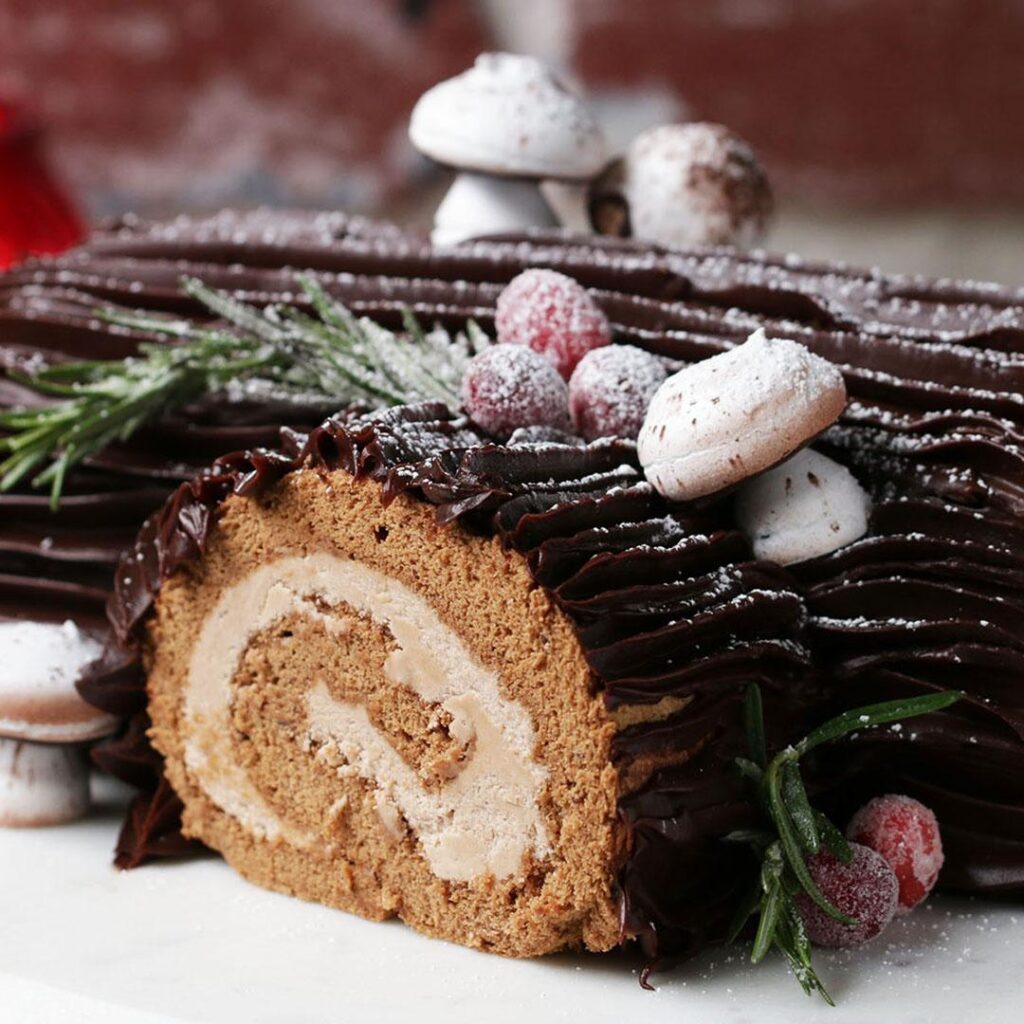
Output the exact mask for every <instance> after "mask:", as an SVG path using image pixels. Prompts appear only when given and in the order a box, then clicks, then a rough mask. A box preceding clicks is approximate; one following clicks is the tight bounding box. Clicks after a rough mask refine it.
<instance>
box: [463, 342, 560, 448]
mask: <svg viewBox="0 0 1024 1024" xmlns="http://www.w3.org/2000/svg"><path fill="white" fill-rule="evenodd" d="M462 402H463V405H464V407H465V409H466V412H467V413H469V415H470V416H471V417H472V418H473V420H474V421H475V422H476V423H478V424H479V425H480V426H481V427H482V428H483V429H484V430H485V431H486V432H487V433H488V434H492V435H494V436H495V437H502V438H504V437H508V435H509V434H511V433H512V432H513V431H514V430H518V429H519V428H521V427H552V428H554V429H556V430H566V429H568V426H569V392H568V388H566V386H565V381H564V380H562V378H561V377H560V376H559V375H558V371H557V370H556V369H555V368H554V367H553V366H552V365H551V363H549V362H548V361H547V360H546V359H544V357H543V356H539V355H537V353H536V352H533V351H532V350H530V349H528V348H523V347H522V346H519V345H495V346H493V347H492V348H489V349H487V350H485V351H484V352H481V353H480V354H479V355H478V356H475V357H474V358H473V360H472V361H471V362H470V364H469V367H468V368H467V370H466V375H465V377H464V378H463V381H462Z"/></svg>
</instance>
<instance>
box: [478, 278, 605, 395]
mask: <svg viewBox="0 0 1024 1024" xmlns="http://www.w3.org/2000/svg"><path fill="white" fill-rule="evenodd" d="M494 323H495V327H496V328H497V332H498V341H501V342H505V343H507V344H510V345H526V346H527V347H528V348H532V349H533V351H534V352H539V353H540V354H541V355H542V356H544V358H545V359H547V360H548V361H549V362H550V363H552V364H553V365H554V366H555V368H556V369H557V370H558V372H559V373H560V374H561V375H562V376H563V377H564V378H565V379H566V380H568V379H569V377H570V376H571V375H572V371H573V370H574V369H576V364H577V363H578V362H579V361H580V360H581V359H582V358H583V357H584V356H585V355H586V354H587V353H588V352H589V351H590V350H591V349H593V348H600V346H602V345H607V344H608V343H609V342H610V341H611V340H612V331H611V327H610V326H609V324H608V318H607V317H606V316H605V315H604V313H603V312H602V311H601V309H600V308H599V307H598V305H597V303H596V302H594V300H593V299H592V298H591V297H590V294H589V292H587V290H586V289H585V288H584V287H583V286H582V285H580V284H579V283H578V282H576V281H574V280H573V279H572V278H571V277H566V276H565V274H559V273H557V272H556V271H554V270H524V271H523V272H522V273H521V274H519V275H518V276H517V277H515V278H513V279H512V280H511V281H510V282H509V283H508V285H507V286H506V287H505V289H504V291H502V293H501V294H500V295H499V296H498V304H497V309H496V311H495V315H494Z"/></svg>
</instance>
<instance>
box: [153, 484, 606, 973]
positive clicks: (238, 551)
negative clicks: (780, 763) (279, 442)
mask: <svg viewBox="0 0 1024 1024" xmlns="http://www.w3.org/2000/svg"><path fill="white" fill-rule="evenodd" d="M381 497H382V495H381V485H380V484H379V483H378V482H377V481H375V480H372V479H365V478H364V479H357V478H355V477H353V476H352V475H350V474H349V473H346V472H344V471H342V470H337V471H334V472H331V473H324V472H318V471H316V470H313V469H310V468H305V469H301V470H299V471H297V472H295V473H291V474H290V475H288V476H286V477H285V478H284V479H282V480H281V481H279V482H278V483H277V484H276V485H275V486H274V487H273V488H271V489H270V490H269V491H267V492H266V493H264V494H263V495H261V496H260V497H258V498H253V497H240V496H238V495H232V496H230V497H229V498H227V500H226V501H225V502H224V503H223V504H222V505H221V506H220V508H219V510H218V518H217V522H216V525H215V526H214V527H213V529H212V530H211V531H210V533H209V536H208V538H207V548H206V552H205V555H204V557H203V558H202V560H201V561H199V562H196V563H193V564H191V565H189V566H187V567H185V568H183V569H182V570H180V571H179V572H177V573H176V574H174V575H173V576H171V578H169V579H168V580H167V581H166V582H164V583H163V585H162V587H161V589H160V593H159V596H158V599H157V602H156V612H155V615H154V616H153V618H152V619H151V620H150V624H149V629H148V642H147V649H148V657H149V661H150V671H149V683H148V688H149V709H150V714H151V716H152V720H153V726H152V730H151V737H152V740H153V743H154V745H155V746H156V747H157V748H158V749H159V751H160V752H161V753H162V754H163V755H164V758H165V760H166V772H167V776H168V778H169V779H170V781H171V783H172V785H173V786H174V788H175V790H176V791H177V793H178V794H179V795H180V796H181V798H182V800H183V801H184V806H185V810H184V818H183V820H184V831H185V832H186V834H187V835H189V836H192V837H195V838H198V839H200V840H202V842H204V843H205V844H206V845H208V846H210V847H212V848H214V849H216V850H218V851H220V852H221V853H222V854H223V855H224V856H225V858H226V859H227V860H228V861H229V862H230V863H231V864H232V865H233V866H234V867H235V868H236V869H237V870H238V871H239V872H240V873H241V874H243V875H244V876H246V877H247V878H249V879H250V880H252V881H254V882H256V883H258V884H260V885H263V886H267V887H269V888H272V889H276V890H279V891H282V892H286V893H290V894H293V895H296V896H300V897H303V898H306V899H310V900H316V901H319V902H322V903H325V904H328V905H330V906H334V907H339V908H342V909H345V910H348V911H352V912H355V913H358V914H361V915H362V916H364V917H367V918H372V919H384V918H388V917H399V918H401V919H402V920H404V921H406V922H407V923H409V924H411V925H413V926H414V927H416V928H418V929H419V930H421V931H423V932H426V933H428V934H430V935H434V936H438V937H442V938H446V939H449V940H452V941H456V942H460V943H464V944H466V945H470V946H475V947H479V948H482V949H488V950H492V951H496V952H500V953H504V954H507V955H512V956H531V955H536V954H541V953H546V952H550V951H553V950H557V949H561V948H565V947H573V946H579V947H585V948H588V949H592V950H604V949H608V948H610V947H612V946H614V945H615V944H616V943H617V941H618V938H619V922H618V904H617V896H616V893H615V874H616V871H617V869H618V867H619V866H620V865H621V863H622V860H623V856H624V850H623V846H624V841H625V840H624V836H623V834H622V826H621V825H620V824H619V820H618V818H617V813H616V807H617V799H618V780H617V774H616V771H615V769H614V768H613V766H612V761H611V754H610V748H611V743H612V739H613V734H614V731H615V727H614V724H613V723H612V721H611V719H610V717H609V715H608V712H607V711H606V710H605V707H604V702H603V701H602V700H601V698H600V697H599V696H598V695H597V694H596V693H595V692H594V687H593V683H592V674H591V670H590V669H589V668H588V666H587V662H586V660H585V658H584V654H583V651H582V649H581V647H580V644H579V642H578V640H577V638H576V635H575V633H574V631H573V628H572V625H571V623H570V622H569V620H568V618H567V617H566V616H565V615H564V613H563V612H562V611H561V610H559V608H558V607H556V605H555V603H554V602H553V601H552V599H551V597H550V596H549V594H548V593H547V592H546V591H545V590H544V589H543V588H541V587H539V586H538V585H537V584H536V583H535V582H534V580H533V578H532V577H531V575H530V573H529V571H528V569H527V566H526V563H525V562H524V560H523V559H522V558H521V557H520V556H518V555H517V554H515V553H514V552H511V551H508V550H506V549H505V548H503V546H502V544H501V543H500V541H499V540H498V539H497V538H494V537H486V536H480V535H476V534H474V533H473V532H471V531H470V530H468V529H464V528H462V527H441V526H439V525H438V524H437V522H436V517H435V514H434V512H435V510H434V509H433V508H432V507H431V506H429V505H427V504H425V503H423V502H420V501H416V500H414V499H412V498H410V497H407V496H404V495H399V496H398V497H397V498H395V500H393V501H392V502H390V503H389V504H388V505H387V506H385V505H383V504H382V501H381Z"/></svg>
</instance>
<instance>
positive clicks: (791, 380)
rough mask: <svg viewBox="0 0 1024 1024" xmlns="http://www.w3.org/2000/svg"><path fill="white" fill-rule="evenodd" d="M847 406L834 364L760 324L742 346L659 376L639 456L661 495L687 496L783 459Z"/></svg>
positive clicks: (719, 487)
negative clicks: (770, 333)
mask: <svg viewBox="0 0 1024 1024" xmlns="http://www.w3.org/2000/svg"><path fill="white" fill-rule="evenodd" d="M845 405H846V388H845V385H844V384H843V378H842V374H841V373H840V372H839V369H838V368H837V367H836V366H835V365H834V364H832V363H830V362H829V361H828V360H826V359H822V358H821V357H820V356H816V355H814V354H813V353H812V352H810V351H809V350H808V349H807V348H805V347H804V346H803V345H800V344H798V343H797V342H795V341H790V340H788V339H784V338H768V337H766V335H765V333H764V330H763V329H759V330H757V331H755V332H754V333H753V334H752V335H751V336H750V337H749V338H748V339H747V341H746V342H744V344H742V345H737V346H736V347H735V348H733V349H730V350H729V351H728V352H723V353H722V354H720V355H717V356H712V357H711V358H710V359H705V360H704V361H703V362H699V363H693V364H692V365H690V366H687V367H684V368H683V369H682V370H680V371H679V372H678V373H676V374H674V375H673V376H671V377H669V379H668V380H667V381H665V383H664V384H662V386H661V387H660V388H659V389H658V391H657V392H656V393H655V395H654V398H653V399H652V400H651V404H650V406H649V408H648V410H647V417H646V419H645V420H644V425H643V427H642V428H641V430H640V435H639V438H638V440H637V455H638V457H639V459H640V464H641V466H643V468H644V472H645V474H646V476H647V479H648V480H649V481H650V482H651V483H652V484H653V485H654V487H655V488H656V489H657V490H658V492H659V493H660V494H662V495H664V496H665V497H666V498H669V499H671V500H673V501H689V500H692V499H694V498H700V497H703V496H704V495H707V494H713V493H715V492H716V491H721V490H725V489H726V488H728V487H732V486H734V485H736V484H738V483H739V482H740V481H742V480H745V479H746V478H747V477H750V476H754V475H755V474H757V473H761V472H763V471H764V470H766V469H768V468H769V467H771V466H774V465H775V464H776V463H778V462H781V461H782V460H783V459H785V458H786V457H787V456H789V455H791V454H792V453H793V452H794V451H796V450H797V449H798V448H800V447H801V446H802V445H804V444H806V443H807V442H808V441H809V440H810V439H811V438H813V437H815V436H816V435H817V434H819V433H821V431H822V430H824V429H825V428H826V427H827V426H828V425H829V424H830V423H833V422H834V421H835V420H836V419H837V418H838V416H839V414H840V413H841V412H842V411H843V408H844V407H845Z"/></svg>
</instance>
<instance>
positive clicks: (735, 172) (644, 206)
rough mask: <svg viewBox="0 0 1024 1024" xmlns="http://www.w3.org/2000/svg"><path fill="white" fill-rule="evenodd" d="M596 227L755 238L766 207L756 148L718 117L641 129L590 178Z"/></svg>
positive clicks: (742, 242) (668, 238) (739, 241)
mask: <svg viewBox="0 0 1024 1024" xmlns="http://www.w3.org/2000/svg"><path fill="white" fill-rule="evenodd" d="M591 210H592V214H593V217H594V226H595V228H596V230H598V231H599V232H602V233H609V234H623V233H626V234H630V235H632V237H634V238H639V239H643V240H644V241H647V242H656V243H659V244H661V245H672V246H681V247H687V246H694V245H736V246H740V247H743V248H749V247H750V246H752V245H755V244H757V243H758V242H760V241H761V240H762V239H763V237H764V235H765V233H766V231H767V228H768V224H769V222H770V220H771V213H772V194H771V189H770V187H769V185H768V179H767V177H766V176H765V173H764V171H763V170H762V169H761V165H760V163H759V162H758V160H757V157H756V156H755V154H754V151H753V150H752V149H751V148H750V146H748V145H747V143H745V142H744V141H743V140H742V139H741V138H740V137H739V136H738V135H736V134H735V133H734V132H732V131H730V130H729V129H728V128H726V127H724V126H723V125H720V124H711V123H707V122H691V123H688V124H665V125H659V126H658V127H656V128H650V129H648V130H647V131H645V132H641V134H640V135H638V136H637V137H636V138H635V139H634V140H633V141H632V142H631V143H630V145H629V147H628V149H627V150H626V153H625V154H624V156H623V157H622V158H621V159H620V160H617V161H615V162H614V163H613V164H611V165H610V166H609V167H608V168H607V170H606V171H605V173H604V174H603V175H602V176H601V177H600V178H598V179H597V180H596V181H595V182H594V183H593V185H592V186H591Z"/></svg>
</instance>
